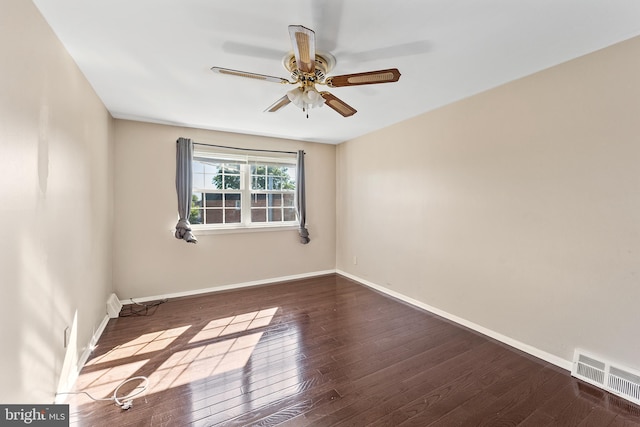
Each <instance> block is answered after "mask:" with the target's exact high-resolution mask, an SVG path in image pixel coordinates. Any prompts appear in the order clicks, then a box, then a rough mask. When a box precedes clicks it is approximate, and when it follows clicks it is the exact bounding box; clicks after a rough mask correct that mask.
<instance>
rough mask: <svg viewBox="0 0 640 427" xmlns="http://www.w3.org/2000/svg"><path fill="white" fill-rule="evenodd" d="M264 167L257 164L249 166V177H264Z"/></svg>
mask: <svg viewBox="0 0 640 427" xmlns="http://www.w3.org/2000/svg"><path fill="white" fill-rule="evenodd" d="M265 171H266V169H265V166H264V165H259V164H257V163H253V164H251V175H264V174H265Z"/></svg>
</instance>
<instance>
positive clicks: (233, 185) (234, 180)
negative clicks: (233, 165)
mask: <svg viewBox="0 0 640 427" xmlns="http://www.w3.org/2000/svg"><path fill="white" fill-rule="evenodd" d="M224 188H225V190H239V189H240V175H225V176H224Z"/></svg>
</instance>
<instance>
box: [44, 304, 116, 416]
mask: <svg viewBox="0 0 640 427" xmlns="http://www.w3.org/2000/svg"><path fill="white" fill-rule="evenodd" d="M107 323H109V315H108V314H105V316H104V318H103V319H102V321H101V322H100V324H99V325H98V327H97V328H96V330H95V331H94V333H93V336H92V337H91V340H90V341H89V343H88V344H87V345H86V346H85V349H84V351H83V352H82V354H81V355H80V357H79V358H78V362H77V363H73V358H74V357H75V355H74V354H67V355H66V356H65V357H68V358H72V359H71V365H72V366H73V368H74V369H72V370H71V371H70V372H69V375H68V377H67V378H66V381H60V382H59V384H58V390H57V392H58V393H64V392H67V391H69V390H72V389H73V386H74V385H75V383H76V381H77V380H78V376H80V371H82V368H84V365H85V364H86V363H87V360H89V357H90V356H91V353H92V352H93V350H94V349H95V348H96V344H97V343H98V340H99V339H100V336H102V333H103V332H104V329H105V328H106V327H107ZM65 361H66V360H65ZM63 370H64V369H63ZM68 397H69V396H68V395H66V394H56V397H55V401H54V403H56V404H60V403H64V402H65V400H66V399H67V398H68Z"/></svg>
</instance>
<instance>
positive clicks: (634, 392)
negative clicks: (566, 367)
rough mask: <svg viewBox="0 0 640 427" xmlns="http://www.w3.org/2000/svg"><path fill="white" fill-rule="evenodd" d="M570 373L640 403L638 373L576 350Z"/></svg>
mask: <svg viewBox="0 0 640 427" xmlns="http://www.w3.org/2000/svg"><path fill="white" fill-rule="evenodd" d="M571 375H572V376H574V377H576V378H578V379H581V380H583V381H585V382H588V383H589V384H592V385H594V386H596V387H599V388H602V389H604V390H606V391H608V392H610V393H613V394H615V395H616V396H620V397H622V398H623V399H626V400H628V401H630V402H633V403H635V404H638V405H640V374H639V373H637V372H634V371H633V370H631V369H628V368H625V367H622V366H618V365H615V366H614V365H612V364H611V362H608V361H606V360H603V359H602V358H599V357H597V356H593V355H591V354H588V353H585V352H583V351H582V350H576V351H575V353H574V356H573V367H572V369H571Z"/></svg>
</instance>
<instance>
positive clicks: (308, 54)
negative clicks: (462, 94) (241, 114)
mask: <svg viewBox="0 0 640 427" xmlns="http://www.w3.org/2000/svg"><path fill="white" fill-rule="evenodd" d="M289 36H290V37H291V45H292V46H293V53H292V54H291V53H290V54H287V55H285V57H284V58H283V60H282V65H283V66H284V68H285V69H286V70H287V71H289V72H290V73H291V79H293V81H291V80H288V79H284V78H281V77H274V76H267V75H264V74H256V73H251V72H246V71H238V70H232V69H230V68H222V67H211V70H212V71H213V72H215V73H218V74H224V75H229V76H236V77H244V78H250V79H254V80H264V81H268V82H273V83H281V84H293V85H298V87H296V88H295V89H292V90H290V91H288V92H287V93H286V95H285V96H283V97H282V98H280V99H278V100H277V101H276V102H274V103H273V104H272V105H271V106H269V107H268V108H267V109H266V110H265V112H269V113H274V112H276V111H278V110H280V109H281V108H283V107H285V106H286V105H288V104H290V103H292V104H293V105H295V106H297V107H298V108H301V109H302V111H304V112H305V113H306V115H307V118H309V109H311V108H319V107H322V105H323V104H326V105H327V106H329V107H330V108H332V109H333V110H334V111H336V112H337V113H338V114H340V115H342V116H343V117H350V116H352V115H354V114H355V113H356V112H357V110H356V109H355V108H353V107H351V106H350V105H348V104H346V103H345V102H344V101H342V100H340V99H339V98H337V97H336V96H334V95H333V94H331V93H329V92H326V91H318V89H316V85H317V84H318V85H326V86H328V87H343V86H358V85H369V84H377V83H392V82H397V81H398V80H399V79H400V71H398V69H397V68H390V69H387V70H378V71H368V72H364V73H355V74H345V75H341V76H333V77H327V74H328V73H329V72H330V71H331V70H332V69H333V67H334V66H335V65H336V58H335V57H334V56H333V55H331V54H330V53H327V52H320V53H316V40H315V33H314V32H313V30H310V29H308V28H306V27H303V26H302V25H290V26H289Z"/></svg>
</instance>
